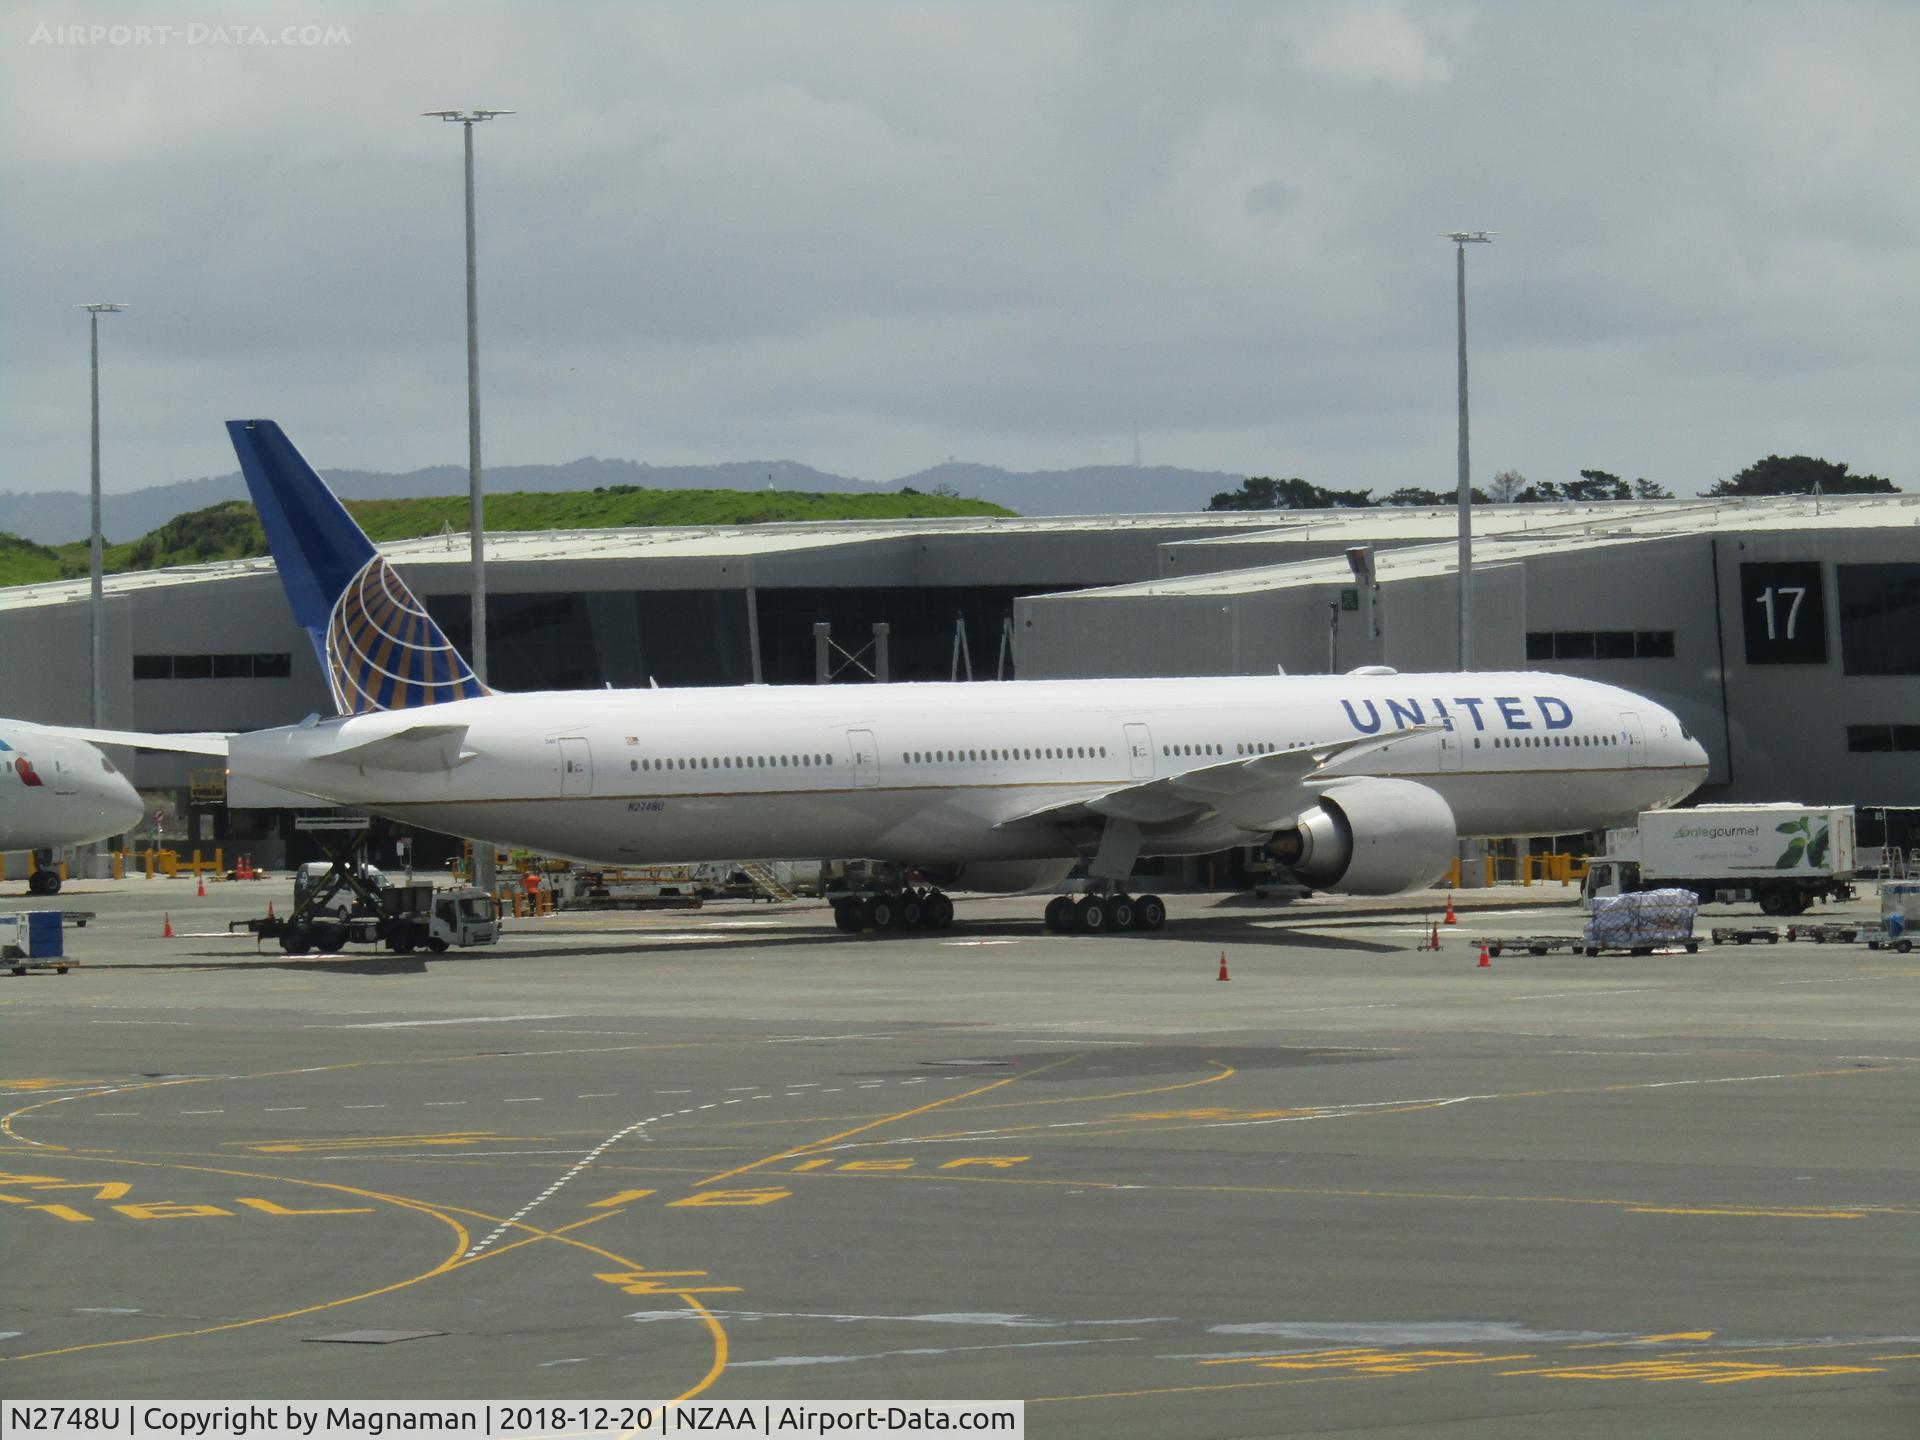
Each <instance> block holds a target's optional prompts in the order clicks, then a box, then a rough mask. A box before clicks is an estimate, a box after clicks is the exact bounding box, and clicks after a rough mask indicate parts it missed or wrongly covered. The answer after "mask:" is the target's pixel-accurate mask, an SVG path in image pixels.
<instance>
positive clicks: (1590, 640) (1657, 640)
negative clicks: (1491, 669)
mask: <svg viewBox="0 0 1920 1440" xmlns="http://www.w3.org/2000/svg"><path fill="white" fill-rule="evenodd" d="M1672 658H1673V631H1671V630H1529V631H1528V632H1527V659H1529V660H1671V659H1672Z"/></svg>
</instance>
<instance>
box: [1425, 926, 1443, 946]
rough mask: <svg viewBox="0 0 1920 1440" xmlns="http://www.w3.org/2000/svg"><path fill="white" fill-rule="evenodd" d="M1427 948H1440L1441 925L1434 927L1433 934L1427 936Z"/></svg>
mask: <svg viewBox="0 0 1920 1440" xmlns="http://www.w3.org/2000/svg"><path fill="white" fill-rule="evenodd" d="M1427 948H1428V949H1429V950H1438V949H1439V948H1440V927H1439V926H1438V925H1435V926H1434V927H1433V934H1432V935H1430V936H1429V937H1428V938H1427Z"/></svg>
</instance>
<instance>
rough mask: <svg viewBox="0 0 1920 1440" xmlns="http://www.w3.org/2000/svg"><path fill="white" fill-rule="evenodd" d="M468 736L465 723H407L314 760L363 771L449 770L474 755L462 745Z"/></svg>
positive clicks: (428, 771)
mask: <svg viewBox="0 0 1920 1440" xmlns="http://www.w3.org/2000/svg"><path fill="white" fill-rule="evenodd" d="M466 738H467V727H466V726H464V725H409V726H408V727H407V728H406V729H405V730H399V731H396V732H394V733H393V734H391V735H382V736H380V737H379V738H377V739H374V740H364V741H362V742H361V743H360V744H358V745H349V746H346V747H345V748H344V749H340V750H334V751H332V752H330V753H328V754H326V755H317V756H315V757H314V758H315V760H316V761H318V762H319V763H321V764H323V765H353V766H357V767H359V768H360V769H362V770H404V771H407V772H409V773H412V774H417V775H428V774H432V773H433V772H434V771H436V770H451V769H453V768H454V767H455V766H457V765H464V764H466V763H467V761H469V760H471V759H473V758H474V752H473V751H471V750H464V749H462V748H461V741H463V740H465V739H466Z"/></svg>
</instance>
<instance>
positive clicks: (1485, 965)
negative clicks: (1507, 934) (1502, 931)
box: [1476, 940, 1493, 970]
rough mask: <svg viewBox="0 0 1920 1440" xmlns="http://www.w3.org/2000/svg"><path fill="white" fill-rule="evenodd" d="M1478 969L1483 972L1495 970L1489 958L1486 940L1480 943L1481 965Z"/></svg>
mask: <svg viewBox="0 0 1920 1440" xmlns="http://www.w3.org/2000/svg"><path fill="white" fill-rule="evenodd" d="M1476 968H1478V969H1481V970H1490V969H1492V968H1493V962H1492V961H1491V960H1489V959H1488V958H1487V943H1486V941H1484V940H1483V941H1481V942H1480V964H1479V965H1478V966H1477V967H1476Z"/></svg>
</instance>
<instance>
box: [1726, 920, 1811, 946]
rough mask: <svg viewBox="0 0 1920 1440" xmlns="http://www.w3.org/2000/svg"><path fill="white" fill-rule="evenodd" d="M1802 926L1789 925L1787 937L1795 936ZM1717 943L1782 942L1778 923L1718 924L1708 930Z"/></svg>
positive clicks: (1770, 943)
mask: <svg viewBox="0 0 1920 1440" xmlns="http://www.w3.org/2000/svg"><path fill="white" fill-rule="evenodd" d="M1800 928H1801V927H1800V926H1798V925H1789V926H1788V927H1787V938H1788V939H1789V940H1791V939H1793V938H1794V932H1795V931H1796V930H1799V929H1800ZM1708 933H1709V934H1710V935H1711V936H1712V937H1713V943H1714V944H1716V945H1751V944H1753V942H1754V941H1756V940H1764V941H1766V942H1767V944H1769V945H1778V944H1779V943H1780V927H1779V926H1778V925H1716V926H1714V927H1713V929H1712V930H1711V931H1710V932H1708Z"/></svg>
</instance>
